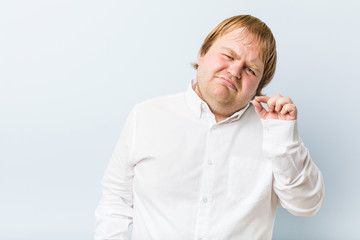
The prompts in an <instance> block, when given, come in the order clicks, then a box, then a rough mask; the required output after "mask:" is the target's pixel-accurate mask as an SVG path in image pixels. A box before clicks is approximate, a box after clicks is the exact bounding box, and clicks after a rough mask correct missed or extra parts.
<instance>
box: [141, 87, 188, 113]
mask: <svg viewBox="0 0 360 240" xmlns="http://www.w3.org/2000/svg"><path fill="white" fill-rule="evenodd" d="M185 104H186V102H185V92H181V93H176V94H170V95H165V96H160V97H156V98H151V99H148V100H146V101H143V102H140V103H138V104H136V105H135V107H134V110H135V111H136V112H137V114H145V115H148V116H149V115H154V113H158V112H169V111H172V110H174V109H181V108H183V107H184V105H185Z"/></svg>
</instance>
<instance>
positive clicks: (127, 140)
mask: <svg viewBox="0 0 360 240" xmlns="http://www.w3.org/2000/svg"><path fill="white" fill-rule="evenodd" d="M134 141H135V110H133V111H132V112H131V113H130V115H129V117H128V119H127V120H126V122H125V125H124V128H123V131H122V133H121V135H120V138H119V140H118V142H117V144H116V147H115V150H114V152H113V154H112V156H111V159H110V162H109V163H108V166H107V168H106V171H105V174H104V177H103V179H102V181H101V184H102V198H101V200H100V203H99V205H98V206H97V208H96V210H95V216H96V224H95V240H105V239H108V240H110V239H111V240H120V239H121V240H124V239H129V230H128V229H129V225H130V224H131V223H132V219H133V192H132V184H133V172H134V171H133V166H131V165H130V164H129V163H130V158H131V154H132V148H133V145H134Z"/></svg>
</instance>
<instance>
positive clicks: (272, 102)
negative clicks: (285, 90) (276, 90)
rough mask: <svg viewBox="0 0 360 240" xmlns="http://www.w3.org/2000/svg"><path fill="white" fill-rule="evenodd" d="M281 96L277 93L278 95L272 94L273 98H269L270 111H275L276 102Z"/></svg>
mask: <svg viewBox="0 0 360 240" xmlns="http://www.w3.org/2000/svg"><path fill="white" fill-rule="evenodd" d="M281 97H282V96H281V95H280V94H276V95H274V96H272V97H271V98H269V100H268V101H267V105H268V108H269V111H271V112H272V111H275V106H276V102H277V100H278V99H279V98H281Z"/></svg>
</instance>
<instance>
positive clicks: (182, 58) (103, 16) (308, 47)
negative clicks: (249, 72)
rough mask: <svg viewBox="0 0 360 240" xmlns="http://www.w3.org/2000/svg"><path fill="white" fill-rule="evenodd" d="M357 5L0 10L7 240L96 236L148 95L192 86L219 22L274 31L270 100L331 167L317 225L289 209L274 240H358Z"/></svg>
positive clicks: (72, 4)
mask: <svg viewBox="0 0 360 240" xmlns="http://www.w3.org/2000/svg"><path fill="white" fill-rule="evenodd" d="M359 9H360V5H359V4H358V1H356V0H354V1H350V0H347V1H346V0H345V1H325V0H324V1H312V0H306V1H304V0H303V1H285V0H284V1H281V0H277V1H265V0H264V1H254V0H252V1H240V0H222V1H220V0H219V1H210V0H202V1H194V0H186V1H165V0H164V1H159V0H155V1H146V0H141V1H140V0H138V1H125V0H124V1H85V0H81V1H80V0H79V1H74V0H72V1H70V0H68V1H66V0H63V1H60V0H58V1H56V0H47V1H45V0H43V1H40V0H34V1H26V0H23V1H18V0H12V1H5V0H4V1H0V239H4V240H7V239H9V240H11V239H24V240H25V239H26V240H31V239H34V240H35V239H36V240H41V239H44V240H45V239H46V240H48V239H51V240H56V239H77V240H80V239H92V238H93V227H94V221H95V218H94V209H95V207H96V206H97V204H98V202H99V199H100V190H101V187H100V180H101V178H102V176H103V174H104V170H105V167H106V165H107V162H108V160H109V158H110V155H111V153H112V150H113V148H114V146H115V143H116V140H117V138H118V137H119V135H120V132H121V129H122V125H123V123H124V120H125V118H126V116H127V114H128V113H129V111H130V109H131V108H132V106H133V105H134V104H136V103H138V102H140V101H142V100H145V99H148V98H151V97H155V96H160V95H165V94H170V93H176V92H180V91H183V90H185V89H186V88H187V86H188V84H189V81H190V79H191V78H193V77H194V75H195V71H194V70H192V69H191V67H190V64H189V63H190V62H194V61H196V58H197V53H198V50H199V48H200V45H201V43H202V41H203V39H204V38H205V37H206V35H207V34H208V32H209V31H210V30H211V29H212V28H214V27H215V26H216V25H217V24H218V23H219V22H220V21H221V20H223V19H225V18H227V17H230V16H233V15H238V14H252V15H254V16H257V17H259V18H260V19H262V20H263V21H265V22H266V23H267V24H268V25H269V26H270V27H271V29H272V31H273V33H274V35H275V37H276V39H277V44H278V68H277V73H276V76H275V78H274V80H273V82H272V84H271V85H270V86H269V87H267V88H266V89H265V92H266V93H267V94H268V95H273V94H275V93H277V92H279V93H281V94H283V95H289V96H291V97H292V99H293V100H294V102H295V103H296V104H297V106H298V109H299V128H300V134H301V137H302V139H303V140H304V142H305V143H306V145H307V147H308V148H309V149H310V150H311V155H312V157H313V159H314V161H315V162H316V164H317V165H318V166H319V168H320V169H321V170H322V172H323V175H324V178H325V183H326V198H325V202H324V204H323V207H322V209H321V210H320V212H319V213H318V214H317V215H316V216H315V217H311V218H303V217H295V216H292V215H290V214H289V213H287V212H286V211H284V210H282V209H279V211H278V215H277V219H276V223H275V229H274V239H327V240H328V239H359V238H360V228H359V214H360V207H359V203H360V187H359V183H360V174H359V169H360V163H359V162H360V161H359V160H360V159H359V147H360V144H359V140H358V139H359V138H358V136H359V127H358V123H357V122H358V120H359V117H360V114H359V104H358V98H359V96H358V93H359V81H360V71H359V69H360V61H359V56H360V47H359V45H360V35H359V29H360V10H359Z"/></svg>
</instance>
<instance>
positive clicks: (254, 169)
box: [227, 157, 272, 204]
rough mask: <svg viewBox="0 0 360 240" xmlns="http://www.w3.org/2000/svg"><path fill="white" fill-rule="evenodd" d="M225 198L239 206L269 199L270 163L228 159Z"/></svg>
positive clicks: (245, 159)
mask: <svg viewBox="0 0 360 240" xmlns="http://www.w3.org/2000/svg"><path fill="white" fill-rule="evenodd" d="M229 160H230V163H229V175H228V183H227V197H229V198H231V199H232V200H234V201H236V202H239V203H241V204H251V203H257V202H259V201H261V200H264V199H265V198H267V197H268V198H270V193H271V188H272V171H271V165H270V162H265V161H260V160H256V159H250V158H243V157H241V158H240V157H230V159H229Z"/></svg>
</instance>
